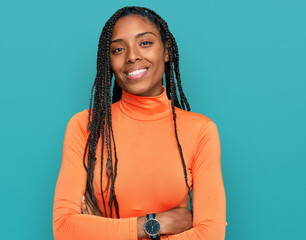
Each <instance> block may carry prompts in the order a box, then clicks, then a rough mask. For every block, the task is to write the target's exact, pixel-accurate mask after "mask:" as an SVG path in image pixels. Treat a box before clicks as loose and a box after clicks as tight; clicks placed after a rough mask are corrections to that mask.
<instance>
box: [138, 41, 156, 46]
mask: <svg viewBox="0 0 306 240" xmlns="http://www.w3.org/2000/svg"><path fill="white" fill-rule="evenodd" d="M152 43H153V42H149V41H144V42H142V43H141V44H140V45H143V46H147V45H151V44H152Z"/></svg>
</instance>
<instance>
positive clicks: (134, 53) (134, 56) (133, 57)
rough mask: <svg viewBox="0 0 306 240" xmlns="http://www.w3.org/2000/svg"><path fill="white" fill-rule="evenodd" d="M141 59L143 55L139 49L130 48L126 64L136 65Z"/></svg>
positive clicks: (127, 52)
mask: <svg viewBox="0 0 306 240" xmlns="http://www.w3.org/2000/svg"><path fill="white" fill-rule="evenodd" d="M140 59H141V55H140V52H139V51H138V49H137V48H129V49H128V51H126V61H125V62H126V63H134V62H136V61H137V60H140Z"/></svg>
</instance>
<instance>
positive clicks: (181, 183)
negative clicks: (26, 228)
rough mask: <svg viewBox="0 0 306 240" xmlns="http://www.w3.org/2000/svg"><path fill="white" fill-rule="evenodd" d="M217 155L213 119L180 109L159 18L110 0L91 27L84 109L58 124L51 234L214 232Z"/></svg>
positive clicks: (170, 46)
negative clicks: (94, 53)
mask: <svg viewBox="0 0 306 240" xmlns="http://www.w3.org/2000/svg"><path fill="white" fill-rule="evenodd" d="M164 74H165V76H166V80H165V82H166V83H165V85H166V87H164V85H163V75H164ZM174 74H175V76H174ZM113 76H114V77H115V81H114V83H113V84H114V87H113V96H112V101H111V86H112V78H113ZM175 78H176V82H175ZM177 88H178V90H179V94H180V96H179V97H178V96H177V90H176V89H177ZM93 95H94V103H93V108H92V96H93ZM179 99H180V101H179ZM220 156H221V152H220V141H219V135H218V130H217V127H216V125H215V123H214V122H213V121H212V120H211V119H209V118H208V117H206V116H204V115H202V114H198V113H193V112H190V107H189V104H188V102H187V99H186V97H185V95H184V93H183V89H182V86H181V79H180V72H179V55H178V48H177V45H176V42H175V39H174V37H173V35H172V34H171V33H170V31H169V29H168V26H167V23H166V22H165V21H164V20H163V19H162V18H161V17H160V16H159V15H157V14H156V13H155V12H154V11H152V10H150V9H147V8H141V7H125V8H122V9H119V10H118V11H117V12H116V13H115V14H114V15H113V16H112V17H111V18H110V19H109V20H108V21H107V22H106V24H105V26H104V28H103V30H102V33H101V36H100V40H99V47H98V57H97V75H96V79H95V82H94V85H93V88H92V94H91V100H90V106H89V109H85V110H84V111H82V112H79V113H77V114H75V115H74V116H73V117H72V118H71V119H70V120H69V122H68V125H67V128H66V132H65V138H64V144H63V156H62V164H61V169H60V173H59V176H58V180H57V185H56V189H55V196H54V206H53V233H54V238H55V240H57V239H65V240H69V239H81V240H82V239H86V240H91V239H92V240H93V239H107V240H111V239H144V238H146V239H150V238H151V239H206V240H218V239H224V237H225V226H226V221H225V216H226V203H225V191H224V185H223V180H222V173H221V161H220ZM192 190H193V202H192V200H191V198H190V197H191V191H192ZM85 192H86V193H85ZM83 195H85V196H86V199H85V200H86V201H82V196H83ZM189 200H190V201H191V207H193V206H194V209H193V211H190V210H188V203H189ZM192 203H193V206H192ZM82 213H83V214H82Z"/></svg>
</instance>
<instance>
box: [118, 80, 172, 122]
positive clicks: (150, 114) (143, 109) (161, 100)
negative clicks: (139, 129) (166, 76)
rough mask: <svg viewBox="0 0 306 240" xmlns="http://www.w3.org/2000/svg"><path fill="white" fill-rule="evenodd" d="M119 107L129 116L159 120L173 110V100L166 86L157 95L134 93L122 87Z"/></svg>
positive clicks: (144, 119) (145, 119)
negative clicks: (169, 97) (169, 96)
mask: <svg viewBox="0 0 306 240" xmlns="http://www.w3.org/2000/svg"><path fill="white" fill-rule="evenodd" d="M119 107H120V109H121V110H122V112H123V113H124V114H126V115H128V116H129V117H131V118H134V119H137V120H143V121H151V120H158V119H161V118H164V117H166V116H168V115H169V114H171V112H172V109H171V101H170V100H169V99H168V97H167V94H166V90H165V87H164V86H162V89H161V93H160V94H159V95H156V96H139V95H134V94H131V93H129V92H126V91H125V90H123V89H122V97H121V99H120V101H119Z"/></svg>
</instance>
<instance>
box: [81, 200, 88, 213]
mask: <svg viewBox="0 0 306 240" xmlns="http://www.w3.org/2000/svg"><path fill="white" fill-rule="evenodd" d="M82 210H83V214H88V209H87V204H86V201H85V197H84V196H83V197H82Z"/></svg>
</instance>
